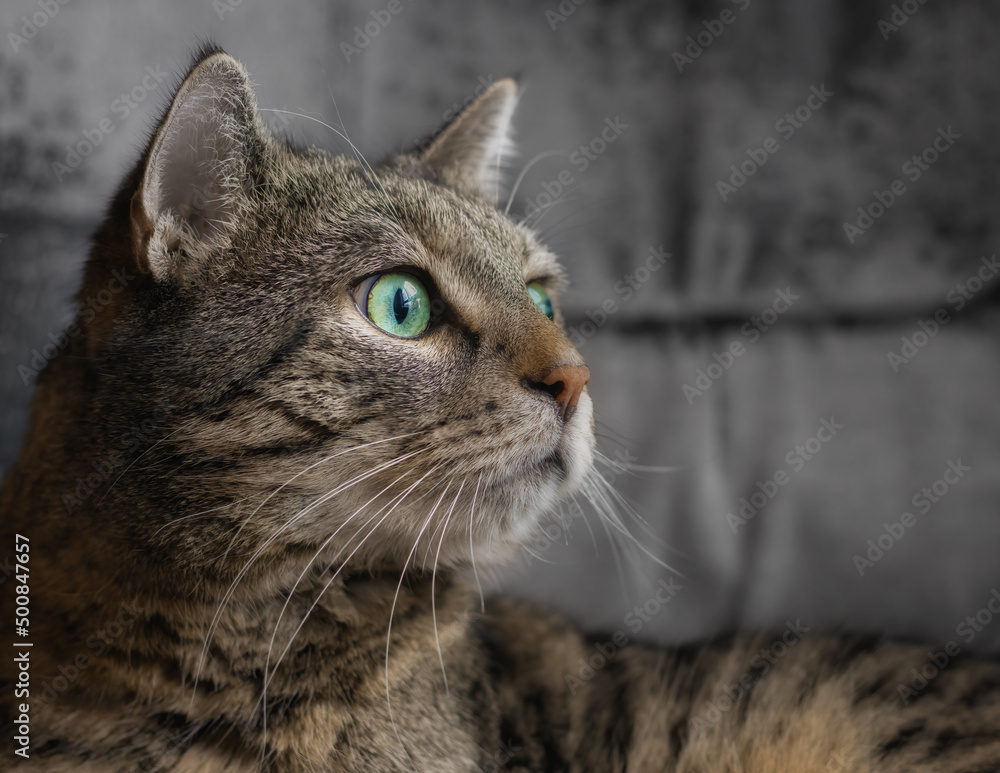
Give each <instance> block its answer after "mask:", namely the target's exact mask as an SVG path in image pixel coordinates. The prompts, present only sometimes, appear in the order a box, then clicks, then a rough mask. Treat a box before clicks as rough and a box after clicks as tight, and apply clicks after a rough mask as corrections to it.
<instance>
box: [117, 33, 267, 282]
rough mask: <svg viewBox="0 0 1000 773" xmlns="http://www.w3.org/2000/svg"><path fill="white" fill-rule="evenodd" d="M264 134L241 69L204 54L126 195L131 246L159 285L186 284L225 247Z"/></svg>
mask: <svg viewBox="0 0 1000 773" xmlns="http://www.w3.org/2000/svg"><path fill="white" fill-rule="evenodd" d="M266 137H267V133H266V130H265V129H264V127H263V125H262V124H261V122H260V120H259V118H258V117H257V108H256V100H255V98H254V94H253V89H252V87H251V85H250V81H249V78H248V77H247V74H246V71H245V70H244V69H243V67H242V65H240V63H239V62H237V61H236V60H235V59H233V58H232V57H231V56H229V55H228V54H226V53H224V52H222V51H208V52H206V53H205V54H203V55H202V58H201V59H200V60H199V61H198V62H196V63H195V65H194V66H193V67H192V68H191V71H190V72H189V73H188V75H187V77H186V78H185V79H184V82H183V83H182V84H181V86H180V88H179V89H178V90H177V94H176V95H175V96H174V99H173V102H172V103H171V105H170V109H169V110H168V111H167V114H166V116H165V117H164V119H163V120H162V121H161V123H160V126H159V127H158V128H157V130H156V134H155V135H154V137H153V140H152V142H151V144H150V148H149V150H148V152H147V154H146V156H145V159H144V170H143V174H142V180H141V182H140V184H139V188H138V190H136V192H135V194H134V196H133V197H132V204H131V212H130V214H131V226H132V247H133V250H134V252H135V255H136V258H137V260H138V263H139V266H140V268H143V269H145V270H148V271H149V272H150V273H151V274H152V275H153V276H154V278H156V279H157V280H158V281H167V280H174V281H181V282H183V281H186V280H190V279H192V278H194V277H195V276H197V275H199V274H201V273H202V272H203V270H204V269H205V261H206V259H207V257H208V255H210V254H211V253H213V252H216V251H218V250H219V249H220V248H222V247H224V246H225V245H226V243H227V242H228V237H229V235H230V233H231V231H232V228H233V227H234V225H235V224H236V223H237V221H238V220H239V218H240V215H241V213H242V212H243V211H244V210H245V209H246V208H247V206H248V204H249V197H250V195H251V191H252V187H253V186H252V184H251V181H252V176H253V173H254V170H255V168H257V167H258V166H259V163H260V160H261V158H262V155H263V153H264V151H265V148H266Z"/></svg>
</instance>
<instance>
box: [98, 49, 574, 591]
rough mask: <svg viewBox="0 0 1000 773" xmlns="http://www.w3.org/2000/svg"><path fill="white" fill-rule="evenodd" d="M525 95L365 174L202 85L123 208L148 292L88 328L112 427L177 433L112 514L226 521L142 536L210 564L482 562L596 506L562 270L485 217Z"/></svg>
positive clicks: (222, 80)
mask: <svg viewBox="0 0 1000 773" xmlns="http://www.w3.org/2000/svg"><path fill="white" fill-rule="evenodd" d="M514 94H515V89H514V87H513V84H512V83H511V82H509V81H507V82H502V83H500V84H497V86H495V87H494V88H493V89H492V90H491V91H490V92H488V93H487V94H486V95H484V97H483V98H482V99H481V100H480V101H479V102H478V103H476V104H474V105H473V106H472V107H471V108H470V109H469V110H468V111H467V112H466V113H464V114H463V115H462V116H460V117H459V118H458V119H456V121H455V122H453V123H452V124H451V125H450V126H449V127H448V128H447V129H446V130H445V131H444V132H442V133H441V134H439V135H438V136H437V137H436V138H435V139H434V140H433V141H431V142H430V143H428V145H426V146H425V147H424V148H422V149H421V150H419V151H415V152H414V153H412V154H405V155H403V156H400V157H398V158H395V159H392V160H390V161H388V162H387V163H386V164H384V165H382V166H380V167H379V168H377V169H376V170H375V171H374V172H372V171H371V169H370V168H368V167H367V165H366V164H365V163H364V162H363V161H359V160H357V159H354V158H345V157H331V156H329V155H326V154H322V153H317V152H308V153H302V152H296V151H292V150H290V149H288V148H286V147H284V146H283V145H280V144H279V143H277V142H275V141H274V140H273V139H271V138H270V137H269V136H267V135H266V130H264V129H263V127H262V126H261V125H260V122H259V121H258V120H257V119H256V116H255V114H254V107H253V97H252V94H251V93H250V92H249V88H248V86H247V85H246V81H245V76H244V74H243V72H242V69H241V68H240V67H239V65H237V64H236V63H235V62H234V61H233V60H232V59H230V58H229V57H227V56H225V55H223V54H215V55H213V56H210V57H208V58H207V59H204V60H203V61H202V62H201V63H200V64H199V65H197V66H196V67H195V69H194V70H193V72H192V74H191V75H189V76H188V79H187V80H186V81H185V83H184V85H183V86H182V87H181V89H180V91H179V93H178V96H177V97H176V98H175V101H174V105H173V106H172V108H171V111H170V113H169V114H168V116H167V117H166V118H165V119H164V123H163V124H162V125H161V127H160V129H159V131H158V133H157V136H156V138H154V141H153V143H152V145H151V148H150V152H149V154H148V160H147V162H146V164H145V168H144V170H143V171H142V172H141V175H140V176H139V177H138V178H137V180H138V184H137V186H136V187H135V188H134V195H132V197H131V207H130V210H129V217H128V221H129V222H128V224H127V227H128V233H129V238H130V242H131V250H130V252H131V254H132V256H134V257H132V260H133V261H135V263H134V265H137V266H138V268H139V270H140V271H142V272H143V273H142V274H141V276H140V277H139V279H138V280H136V281H135V282H134V283H132V285H131V286H130V291H129V293H127V294H126V295H125V296H124V297H123V299H122V301H121V302H120V303H116V305H115V307H114V310H113V312H112V313H113V317H112V318H109V319H107V320H104V321H101V320H99V321H98V323H97V324H96V326H95V329H99V330H100V337H99V339H100V340H101V341H104V342H110V343H106V344H103V345H101V346H100V347H99V349H100V351H99V354H98V358H99V359H100V360H101V367H100V371H101V373H102V386H101V392H102V394H106V395H107V397H106V399H108V400H112V399H113V400H115V404H114V413H113V415H114V417H115V418H114V419H113V421H112V420H109V421H112V423H121V422H127V421H129V420H133V421H134V420H135V418H136V416H137V415H140V416H141V415H142V414H146V415H148V414H149V413H150V412H154V413H156V414H157V415H158V416H161V417H166V420H165V421H164V422H163V423H162V427H163V435H164V441H163V442H161V443H157V444H155V445H154V447H152V448H150V449H149V450H148V451H147V453H146V456H145V458H144V462H143V465H142V466H141V469H142V470H143V472H142V473H136V474H133V475H131V477H126V479H125V480H123V481H122V484H119V485H120V486H121V489H120V492H119V493H116V494H115V496H125V495H126V494H127V493H128V492H129V491H130V489H129V486H130V485H134V486H144V487H147V491H146V494H144V497H145V500H146V501H147V502H148V503H150V504H154V505H155V507H154V508H151V510H155V509H158V510H161V511H162V510H164V509H165V510H167V511H168V512H170V513H171V516H172V518H183V517H185V516H194V515H195V513H197V512H198V510H199V509H201V510H204V509H205V504H206V503H208V504H211V505H212V506H214V507H218V508H219V509H216V510H213V511H212V512H211V513H210V514H208V513H206V514H205V517H192V518H188V519H186V521H185V522H183V523H184V525H183V526H180V523H178V524H177V525H176V526H173V525H169V526H168V525H167V522H168V521H169V520H171V519H170V518H168V519H166V521H164V520H163V519H161V518H157V517H155V516H151V517H150V522H149V523H148V524H142V523H141V521H140V522H137V523H129V524H127V525H126V526H124V527H123V528H126V529H128V530H129V533H130V534H132V535H133V538H135V539H155V540H160V541H163V540H166V541H168V542H174V543H177V544H182V545H186V546H189V547H190V546H193V545H197V546H198V549H199V551H200V554H201V555H202V556H203V557H204V560H205V561H209V562H215V563H216V564H217V562H219V561H220V560H221V559H222V557H223V556H225V557H226V559H227V560H233V561H235V562H236V564H238V565H242V564H244V563H245V562H246V560H247V556H248V555H250V554H253V553H255V552H257V551H260V557H261V558H263V557H267V558H268V559H269V560H271V559H274V558H275V557H281V556H284V557H287V556H290V555H292V554H297V553H302V554H303V555H305V554H308V555H314V554H316V555H319V557H320V558H319V559H318V562H319V563H323V562H324V561H325V562H327V563H330V562H335V563H336V562H339V561H342V560H344V559H346V558H347V557H348V556H353V559H352V560H353V561H354V562H355V563H357V564H359V565H367V566H392V567H396V568H398V567H400V566H401V565H403V564H404V563H405V562H409V565H410V566H421V565H426V566H430V565H431V564H432V563H435V562H436V563H438V564H440V565H449V564H451V565H454V564H462V563H468V562H469V561H470V559H471V558H472V555H471V554H472V551H475V560H476V561H481V562H486V561H490V560H497V559H500V558H502V557H504V556H505V555H509V554H510V552H511V551H512V550H514V549H516V548H517V546H518V545H520V544H521V543H522V542H523V541H524V540H525V539H526V538H527V537H528V536H530V535H531V534H532V530H533V528H534V527H535V525H536V523H537V521H538V519H539V517H540V516H541V515H542V514H544V513H545V512H546V511H548V510H551V509H552V507H553V506H554V505H555V504H556V503H557V502H559V501H560V500H562V499H565V498H566V497H567V496H569V495H571V494H572V493H573V492H574V491H575V490H576V489H577V488H578V487H579V486H580V484H581V482H582V481H583V480H584V478H585V476H586V475H587V473H588V472H589V470H590V468H591V463H592V454H593V443H594V436H593V417H592V405H591V401H590V398H589V396H588V395H587V392H586V389H585V388H584V387H585V384H586V381H587V378H588V373H587V371H586V368H585V366H584V365H583V360H582V358H581V357H580V355H579V353H578V352H576V350H575V349H574V348H573V347H572V345H571V344H570V343H569V341H568V340H567V338H566V336H565V335H564V334H563V332H562V330H561V318H560V315H559V310H558V298H559V291H560V288H561V285H562V283H563V280H562V271H561V269H560V268H559V266H558V265H557V264H556V262H555V259H554V257H553V256H552V254H551V253H549V252H548V251H547V250H546V249H545V248H544V247H542V246H541V245H540V244H539V243H538V242H537V240H536V239H535V238H534V237H533V235H532V234H531V233H530V232H529V231H528V230H527V229H525V228H523V227H522V226H520V225H518V224H516V223H514V222H512V221H511V220H510V219H508V218H507V217H505V216H504V215H503V213H502V212H501V211H500V210H499V209H498V208H497V206H496V204H495V201H493V200H491V198H492V196H493V195H494V193H493V188H492V185H493V180H492V178H491V174H490V173H491V170H492V169H493V168H494V166H495V164H496V163H497V155H498V152H499V150H500V145H501V143H502V142H503V136H504V132H505V130H506V124H507V121H508V120H509V117H510V112H511V109H512V106H513V100H514ZM128 187H129V185H128V184H126V189H127V188H128ZM126 192H127V191H126ZM112 217H113V215H112ZM110 231H111V232H113V231H114V229H113V228H111V229H110ZM104 252H106V253H107V254H108V255H109V256H110V257H107V258H105V259H104V261H103V263H102V262H101V260H100V259H98V260H97V261H95V262H96V263H101V265H103V266H104V267H105V268H107V264H112V265H113V264H114V262H115V261H116V260H117V258H115V257H114V253H113V250H111V249H107V250H105V251H104ZM101 253H102V247H101V238H100V237H99V238H98V246H97V249H96V250H95V254H96V255H97V256H98V258H100V255H101ZM126 265H127V263H126ZM96 272H97V269H95V268H94V267H93V266H92V267H91V269H90V274H91V275H96ZM529 285H530V290H529ZM85 292H86V289H85ZM549 304H551V305H549ZM92 337H94V339H95V340H98V336H96V335H94V336H92ZM123 426H124V425H123ZM150 486H152V487H157V490H156V491H155V493H150V492H149V491H148V487H150ZM189 511H193V512H189ZM182 533H183V536H181V534H182ZM189 563H197V561H196V560H194V559H192V561H191V562H189ZM216 568H218V566H217V565H216ZM223 573H225V572H223Z"/></svg>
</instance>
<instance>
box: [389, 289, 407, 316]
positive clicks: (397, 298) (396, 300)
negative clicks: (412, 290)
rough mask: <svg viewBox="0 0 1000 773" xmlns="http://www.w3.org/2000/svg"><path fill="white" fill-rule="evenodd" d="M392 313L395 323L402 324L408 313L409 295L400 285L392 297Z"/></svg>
mask: <svg viewBox="0 0 1000 773" xmlns="http://www.w3.org/2000/svg"><path fill="white" fill-rule="evenodd" d="M392 313H393V316H395V317H396V324H397V325H402V324H403V320H405V319H406V315H407V314H409V313H410V297H409V295H408V294H407V293H406V292H405V291H404V290H403V288H402V287H400V288H397V290H396V294H395V295H394V296H393V298H392Z"/></svg>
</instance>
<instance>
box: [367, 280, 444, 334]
mask: <svg viewBox="0 0 1000 773" xmlns="http://www.w3.org/2000/svg"><path fill="white" fill-rule="evenodd" d="M365 311H366V313H367V315H368V319H369V320H371V322H372V324H373V325H375V327H378V328H381V329H382V330H384V331H385V332H386V333H388V334H389V335H394V336H398V337H399V338H416V337H417V336H418V335H420V334H421V333H423V332H424V331H425V330H426V329H427V324H428V323H429V322H430V319H431V299H430V295H428V293H427V288H425V287H424V285H423V283H422V282H421V281H420V280H419V279H417V278H416V277H415V276H412V275H411V274H403V273H398V272H396V273H391V274H382V276H380V277H378V278H376V279H375V281H374V282H372V285H371V287H370V288H369V290H368V298H367V300H366V301H365Z"/></svg>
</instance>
